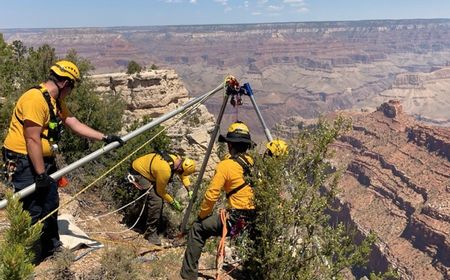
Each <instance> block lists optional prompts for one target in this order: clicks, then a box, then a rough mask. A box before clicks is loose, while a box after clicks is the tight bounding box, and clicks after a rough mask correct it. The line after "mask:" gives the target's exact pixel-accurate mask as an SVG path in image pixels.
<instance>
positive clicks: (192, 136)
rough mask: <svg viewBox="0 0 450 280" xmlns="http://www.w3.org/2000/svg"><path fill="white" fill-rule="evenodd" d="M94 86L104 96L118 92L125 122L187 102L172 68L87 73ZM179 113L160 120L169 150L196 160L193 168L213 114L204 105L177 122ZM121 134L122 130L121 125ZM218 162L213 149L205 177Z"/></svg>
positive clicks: (203, 148) (203, 147) (199, 159)
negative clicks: (165, 129)
mask: <svg viewBox="0 0 450 280" xmlns="http://www.w3.org/2000/svg"><path fill="white" fill-rule="evenodd" d="M91 78H92V80H93V82H94V83H95V84H96V85H97V88H96V90H97V91H98V92H100V93H101V94H103V96H104V98H107V96H108V95H110V94H117V95H120V96H121V97H122V98H123V100H125V102H126V106H127V108H126V111H125V114H124V116H123V119H124V123H125V125H130V124H132V123H133V122H134V121H135V120H142V119H143V117H144V116H149V117H151V118H153V119H155V118H158V117H160V116H162V115H163V114H165V113H168V112H170V111H173V110H175V109H177V108H178V107H179V106H180V105H183V104H185V103H186V102H187V101H189V96H188V91H187V90H186V88H185V87H184V85H183V83H182V81H181V80H180V79H179V77H178V75H177V74H176V73H175V71H174V70H153V71H148V72H142V73H138V74H133V75H128V74H125V73H110V74H101V75H93V76H91ZM179 116H182V113H181V114H179V115H177V116H175V117H174V118H172V119H170V120H168V121H166V122H164V123H163V124H162V125H163V126H165V127H167V128H168V129H167V135H168V136H169V137H170V139H171V141H172V147H173V149H174V150H175V151H176V152H178V153H180V154H183V155H187V156H189V157H191V158H193V159H195V160H196V161H197V170H199V168H200V166H201V162H202V161H203V158H204V154H205V152H206V148H207V145H208V142H209V139H210V133H211V132H212V130H213V129H214V122H215V120H214V116H213V115H212V114H210V113H209V112H208V110H207V109H206V107H205V106H204V105H200V106H199V107H198V108H196V109H195V110H194V111H192V112H191V113H189V114H186V116H185V118H183V119H181V120H180V121H179V122H177V119H178V117H179ZM122 133H125V128H124V131H123V132H122ZM217 161H218V158H217V155H216V153H215V149H214V150H213V153H212V156H211V158H210V160H209V162H208V163H209V165H208V167H207V169H206V174H207V176H211V175H212V171H213V168H214V166H215V164H214V163H215V162H217Z"/></svg>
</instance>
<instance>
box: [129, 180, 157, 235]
mask: <svg viewBox="0 0 450 280" xmlns="http://www.w3.org/2000/svg"><path fill="white" fill-rule="evenodd" d="M133 176H135V178H136V179H137V183H138V184H139V185H141V186H142V187H145V188H146V189H147V188H152V189H151V190H150V192H149V193H148V196H147V200H146V202H145V205H144V207H145V208H144V213H146V214H144V216H145V215H146V216H147V219H146V222H145V224H146V233H147V234H149V235H152V234H156V233H157V231H158V225H159V221H160V219H161V216H162V210H163V199H162V198H161V197H160V196H158V194H157V193H156V186H155V183H154V182H151V181H149V180H148V179H147V178H145V177H144V176H142V175H137V174H133Z"/></svg>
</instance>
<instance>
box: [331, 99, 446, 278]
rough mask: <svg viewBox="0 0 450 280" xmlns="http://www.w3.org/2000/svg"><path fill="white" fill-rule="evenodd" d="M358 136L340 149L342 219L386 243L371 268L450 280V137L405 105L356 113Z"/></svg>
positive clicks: (348, 138) (379, 247)
mask: <svg viewBox="0 0 450 280" xmlns="http://www.w3.org/2000/svg"><path fill="white" fill-rule="evenodd" d="M344 115H347V116H349V117H351V118H352V120H353V130H352V131H351V132H348V133H346V134H345V135H343V136H342V137H341V138H340V140H339V141H338V142H336V143H335V144H334V150H335V151H336V154H335V156H334V159H335V163H336V166H339V167H340V168H342V167H343V168H345V169H346V172H345V173H344V175H343V178H342V180H341V182H340V188H341V191H342V192H341V193H340V195H339V204H340V206H341V211H340V212H338V213H335V215H336V216H337V217H339V218H340V219H343V220H345V221H346V222H348V223H350V224H354V225H356V226H357V228H358V229H359V230H360V231H361V233H363V234H365V233H367V232H369V231H374V232H375V233H376V234H377V235H378V236H379V238H380V242H379V243H378V244H377V246H376V250H375V251H374V252H373V254H372V257H371V262H370V266H371V267H372V268H374V269H377V270H380V271H382V270H385V269H386V268H387V265H388V264H390V265H392V266H393V267H395V268H398V270H399V272H400V274H401V276H402V278H403V279H449V278H450V129H449V128H442V127H430V126H426V125H423V124H421V123H419V122H417V121H415V120H414V119H413V118H412V117H410V116H408V115H406V114H405V113H404V112H403V111H402V105H401V104H400V103H399V102H398V101H393V100H391V101H389V102H387V103H383V104H381V106H379V107H378V109H377V110H376V111H375V112H372V113H349V112H346V113H344Z"/></svg>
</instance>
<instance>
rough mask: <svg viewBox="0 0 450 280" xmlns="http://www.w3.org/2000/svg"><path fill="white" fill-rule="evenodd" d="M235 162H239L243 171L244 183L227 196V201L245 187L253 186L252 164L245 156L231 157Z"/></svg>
mask: <svg viewBox="0 0 450 280" xmlns="http://www.w3.org/2000/svg"><path fill="white" fill-rule="evenodd" d="M230 159H232V160H233V161H235V162H237V163H238V164H239V165H240V166H241V167H242V170H243V177H244V183H242V184H240V185H239V186H237V187H236V188H234V189H232V190H231V191H229V192H228V193H227V194H226V197H227V199H229V198H230V197H231V196H232V195H233V194H235V193H237V192H238V191H240V190H242V189H243V188H244V187H246V186H249V187H252V186H253V178H252V175H253V174H252V172H251V168H252V164H251V163H250V162H249V161H248V160H247V159H246V157H245V154H237V155H233V156H231V157H230Z"/></svg>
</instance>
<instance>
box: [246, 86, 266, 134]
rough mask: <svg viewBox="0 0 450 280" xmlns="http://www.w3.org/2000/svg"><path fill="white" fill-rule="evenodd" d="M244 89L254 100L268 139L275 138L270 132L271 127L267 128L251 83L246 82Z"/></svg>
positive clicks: (253, 102)
mask: <svg viewBox="0 0 450 280" xmlns="http://www.w3.org/2000/svg"><path fill="white" fill-rule="evenodd" d="M244 89H245V91H246V92H247V95H248V96H249V97H250V100H251V101H252V104H253V108H255V111H256V115H258V119H259V121H260V122H261V125H262V126H263V128H264V134H266V138H267V141H269V142H270V141H272V140H273V138H272V134H270V130H269V128H267V125H266V122H265V121H264V119H263V117H262V115H261V111H259V108H258V105H257V104H256V100H255V97H254V95H253V90H252V88H251V87H250V84H249V83H245V84H244Z"/></svg>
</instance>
